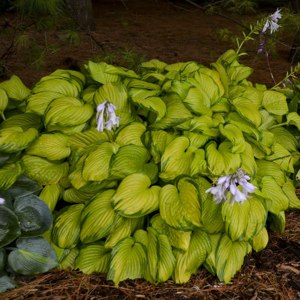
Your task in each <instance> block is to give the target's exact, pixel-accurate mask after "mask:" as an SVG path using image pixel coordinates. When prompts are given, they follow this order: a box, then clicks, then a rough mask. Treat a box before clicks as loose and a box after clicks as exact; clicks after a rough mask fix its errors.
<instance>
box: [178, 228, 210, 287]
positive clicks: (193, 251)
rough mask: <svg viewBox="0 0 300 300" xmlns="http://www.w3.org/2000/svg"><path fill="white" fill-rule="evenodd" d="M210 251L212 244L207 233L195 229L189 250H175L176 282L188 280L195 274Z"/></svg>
mask: <svg viewBox="0 0 300 300" xmlns="http://www.w3.org/2000/svg"><path fill="white" fill-rule="evenodd" d="M210 251H211V245H210V240H209V237H208V235H207V233H205V232H204V231H201V230H196V231H194V232H193V233H192V236H191V241H190V245H189V248H188V250H187V251H185V252H183V251H180V250H174V254H175V257H176V266H175V271H174V280H175V282H176V283H186V282H188V281H189V279H190V277H191V275H192V274H195V273H196V272H197V270H198V268H199V267H200V266H201V265H202V264H203V262H204V261H205V259H206V257H207V255H208V253H209V252H210Z"/></svg>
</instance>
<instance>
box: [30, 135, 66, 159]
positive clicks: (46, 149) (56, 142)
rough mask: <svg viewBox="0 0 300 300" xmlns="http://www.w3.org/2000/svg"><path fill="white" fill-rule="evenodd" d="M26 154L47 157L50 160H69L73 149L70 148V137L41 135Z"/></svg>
mask: <svg viewBox="0 0 300 300" xmlns="http://www.w3.org/2000/svg"><path fill="white" fill-rule="evenodd" d="M26 153H27V154H30V155H36V156H41V157H45V158H47V159H49V160H61V159H64V158H67V157H68V156H69V155H70V153H71V149H70V147H69V146H68V136H67V135H65V134H61V133H49V134H47V133H45V134H41V135H40V136H39V137H38V138H37V139H36V140H35V141H34V143H32V144H31V145H30V146H29V147H28V148H27V149H26Z"/></svg>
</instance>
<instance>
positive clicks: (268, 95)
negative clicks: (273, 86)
mask: <svg viewBox="0 0 300 300" xmlns="http://www.w3.org/2000/svg"><path fill="white" fill-rule="evenodd" d="M262 105H263V107H264V108H265V109H266V110H267V111H268V112H269V113H271V114H274V115H279V116H282V115H285V114H287V113H288V105H287V102H286V97H285V95H284V94H283V93H280V92H276V91H265V92H264V96H263V101H262Z"/></svg>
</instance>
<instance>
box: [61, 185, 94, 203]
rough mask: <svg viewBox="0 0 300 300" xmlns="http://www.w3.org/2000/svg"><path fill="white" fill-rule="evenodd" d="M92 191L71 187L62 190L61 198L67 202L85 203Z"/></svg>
mask: <svg viewBox="0 0 300 300" xmlns="http://www.w3.org/2000/svg"><path fill="white" fill-rule="evenodd" d="M94 195H95V193H94V192H83V191H79V190H77V189H75V188H74V187H71V188H69V189H65V190H64V192H63V199H64V201H66V202H68V203H85V202H87V201H89V200H91V199H92V197H93V196H94Z"/></svg>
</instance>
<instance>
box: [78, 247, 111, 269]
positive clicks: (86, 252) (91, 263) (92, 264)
mask: <svg viewBox="0 0 300 300" xmlns="http://www.w3.org/2000/svg"><path fill="white" fill-rule="evenodd" d="M110 257H111V250H108V249H106V248H105V247H104V246H103V244H102V243H97V244H96V243H95V244H89V245H83V246H82V247H81V248H80V250H79V255H78V256H77V258H76V261H75V269H79V270H80V271H81V272H83V273H84V274H92V273H108V271H109V263H110Z"/></svg>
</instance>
